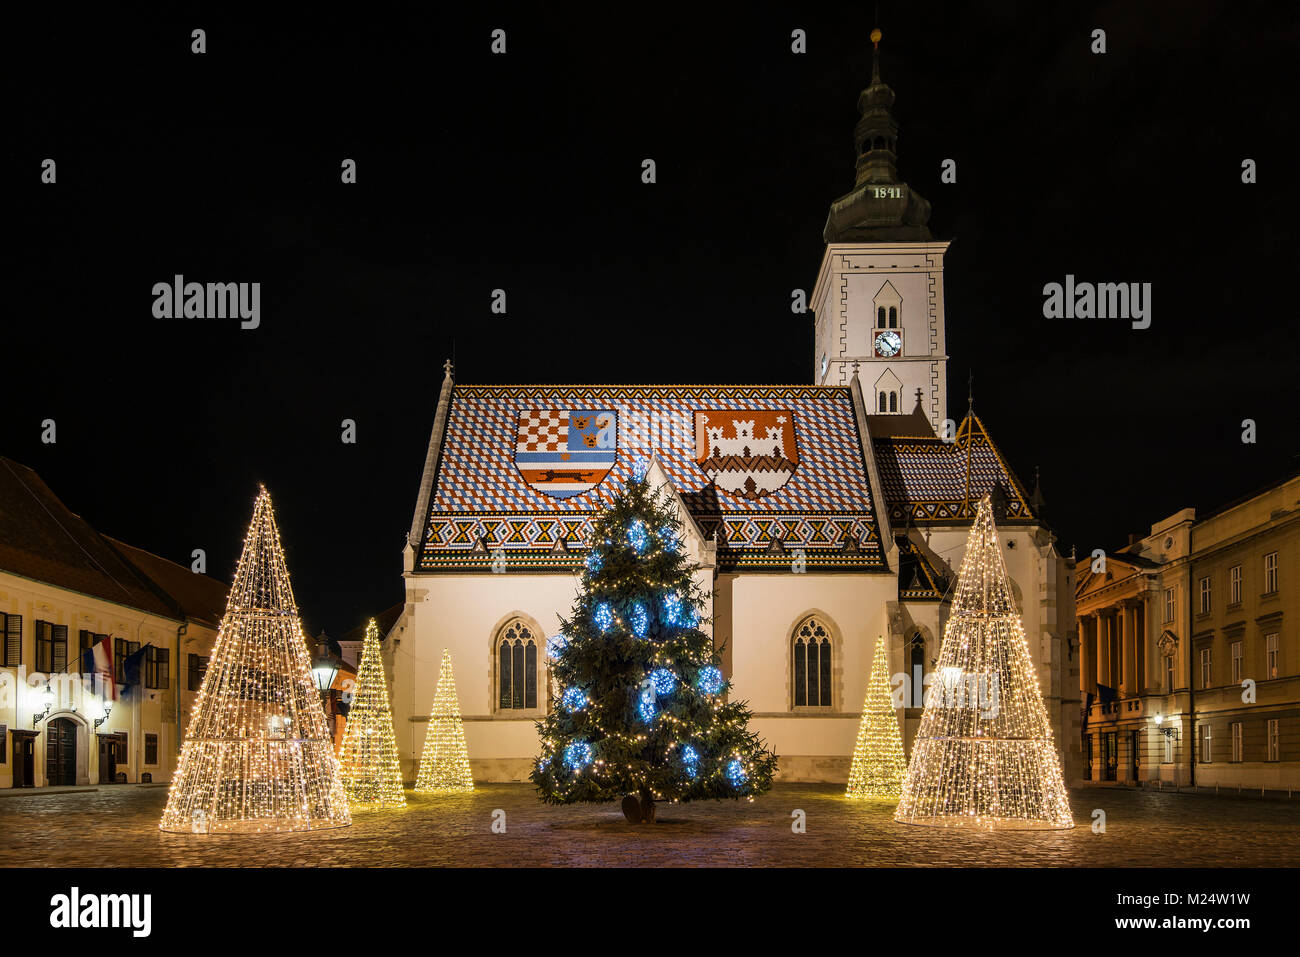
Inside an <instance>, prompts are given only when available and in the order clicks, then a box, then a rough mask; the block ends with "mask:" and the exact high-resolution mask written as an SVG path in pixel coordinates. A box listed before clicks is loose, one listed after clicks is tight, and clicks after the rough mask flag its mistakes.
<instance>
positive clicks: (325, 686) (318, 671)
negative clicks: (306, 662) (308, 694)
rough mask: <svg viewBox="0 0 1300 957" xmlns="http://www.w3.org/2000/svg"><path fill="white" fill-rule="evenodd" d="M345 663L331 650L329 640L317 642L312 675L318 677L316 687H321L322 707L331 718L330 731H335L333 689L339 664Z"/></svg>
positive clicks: (326, 715)
mask: <svg viewBox="0 0 1300 957" xmlns="http://www.w3.org/2000/svg"><path fill="white" fill-rule="evenodd" d="M341 664H343V659H341V658H339V657H337V656H336V655H335V654H334V653H333V652H332V651H331V650H330V646H329V643H328V642H325V641H321V642H317V644H316V657H315V658H314V659H313V660H312V663H311V673H312V677H313V678H315V679H316V687H317V688H319V689H320V696H321V707H322V708H324V710H325V717H326V718H327V719H329V725H330V733H331V735H332V734H333V732H334V714H333V709H331V707H330V702H331V700H332V697H333V696H332V694H331V690H332V689H333V687H334V679H335V678H336V677H337V676H338V673H339V665H341Z"/></svg>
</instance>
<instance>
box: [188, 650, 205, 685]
mask: <svg viewBox="0 0 1300 957" xmlns="http://www.w3.org/2000/svg"><path fill="white" fill-rule="evenodd" d="M189 663H190V667H189V681H187V682H186V685H187V686H188V687H189V689H190V690H191V691H198V690H199V689H200V688H202V687H203V676H204V675H206V674H207V673H208V656H207V655H195V654H191V655H190V659H189Z"/></svg>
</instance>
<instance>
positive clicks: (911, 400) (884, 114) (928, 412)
mask: <svg viewBox="0 0 1300 957" xmlns="http://www.w3.org/2000/svg"><path fill="white" fill-rule="evenodd" d="M880 39H881V33H880V31H879V30H872V31H871V41H872V55H871V84H870V85H869V86H868V87H867V88H866V89H865V90H863V91H862V93H861V94H860V95H859V96H858V113H859V114H860V115H859V118H858V122H857V125H856V126H855V127H854V129H853V143H854V147H855V149H856V151H857V163H856V166H855V173H856V175H855V178H854V183H853V189H851V190H850V191H849V192H847V193H845V194H844V195H843V196H841V197H840V198H839V199H837V200H835V201H834V202H833V203H831V208H830V214H829V215H828V216H827V217H826V228H825V230H824V231H823V233H822V238H823V239H824V240H825V242H826V253H825V255H824V256H823V257H822V264H821V270H820V271H819V273H818V275H817V284H816V286H815V287H814V289H813V296H812V307H813V311H814V312H815V313H816V317H817V319H816V353H815V357H814V377H813V381H814V382H816V383H818V384H821V385H847V384H848V382H849V380H850V378H851V377H852V375H853V366H854V363H857V364H858V365H859V369H858V376H859V378H860V380H861V384H862V393H863V397H864V399H865V400H866V403H867V412H868V413H870V414H872V415H888V414H904V413H909V412H912V411H913V410H914V409H915V408H916V404H917V402H918V401H919V402H920V403H921V409H922V411H923V412H924V414H925V416H926V418H928V419H929V420H930V425H931V427H932V428H933V429H934V430H935V431H936V432H938V431H939V429H940V427H941V423H942V422H943V420H944V419H945V418H947V416H948V394H947V393H948V386H947V364H948V356H947V352H946V348H947V347H946V345H945V337H944V315H943V255H944V253H945V252H946V251H947V249H948V243H946V242H937V241H935V239H934V237H933V236H931V234H930V228H929V226H928V225H927V223H928V222H929V220H930V204H929V202H928V201H926V200H925V199H924V198H922V197H921V196H920V194H918V193H917V192H915V191H914V190H913V189H912V188H911V187H910V186H908V185H907V184H906V183H905V182H903V181H902V179H900V178H899V175H898V165H897V164H898V123H897V122H895V120H894V116H893V113H892V112H891V111H892V108H893V105H894V91H893V90H892V89H890V88H889V87H888V86H887V85H886V84H885V83H884V81H882V80H881V78H880Z"/></svg>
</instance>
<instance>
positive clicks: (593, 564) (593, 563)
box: [586, 551, 605, 575]
mask: <svg viewBox="0 0 1300 957" xmlns="http://www.w3.org/2000/svg"><path fill="white" fill-rule="evenodd" d="M604 563H605V560H604V559H603V558H601V557H600V552H595V551H593V552H592V553H591V554H590V555H588V556H587V562H586V565H587V571H589V572H591V573H592V574H593V575H594V574H596V572H598V571H600V566H601V565H603V564H604Z"/></svg>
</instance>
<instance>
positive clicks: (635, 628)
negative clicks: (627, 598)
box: [631, 602, 650, 638]
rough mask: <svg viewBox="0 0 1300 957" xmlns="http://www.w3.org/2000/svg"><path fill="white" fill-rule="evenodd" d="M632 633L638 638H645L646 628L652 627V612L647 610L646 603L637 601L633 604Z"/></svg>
mask: <svg viewBox="0 0 1300 957" xmlns="http://www.w3.org/2000/svg"><path fill="white" fill-rule="evenodd" d="M631 617H632V634H634V635H636V636H637V637H638V638H644V637H645V633H646V629H647V628H649V627H650V613H649V612H648V611H646V610H645V605H643V604H641V603H640V602H637V603H636V604H635V605H633V606H632V616H631Z"/></svg>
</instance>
